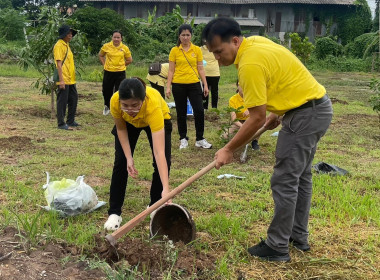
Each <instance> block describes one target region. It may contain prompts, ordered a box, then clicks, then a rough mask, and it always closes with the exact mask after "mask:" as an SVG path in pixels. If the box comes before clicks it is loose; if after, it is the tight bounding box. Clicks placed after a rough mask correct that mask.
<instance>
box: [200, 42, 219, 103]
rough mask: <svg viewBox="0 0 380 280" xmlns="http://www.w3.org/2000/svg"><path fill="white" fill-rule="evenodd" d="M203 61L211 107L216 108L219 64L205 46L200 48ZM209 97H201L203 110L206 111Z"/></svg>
mask: <svg viewBox="0 0 380 280" xmlns="http://www.w3.org/2000/svg"><path fill="white" fill-rule="evenodd" d="M201 50H202V55H203V59H204V60H205V61H206V65H205V66H204V68H205V74H206V80H207V85H208V88H209V90H210V92H211V107H212V108H218V99H219V79H220V70H219V63H218V61H217V60H216V59H215V56H214V54H213V53H212V52H210V51H209V50H208V48H207V46H206V45H203V46H202V47H201ZM208 97H209V95H207V96H204V97H203V108H205V109H208V99H209V98H208Z"/></svg>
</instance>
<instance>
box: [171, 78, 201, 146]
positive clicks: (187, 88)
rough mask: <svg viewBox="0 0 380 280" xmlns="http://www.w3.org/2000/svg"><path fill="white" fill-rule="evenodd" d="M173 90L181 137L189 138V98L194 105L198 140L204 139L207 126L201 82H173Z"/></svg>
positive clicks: (192, 105)
mask: <svg viewBox="0 0 380 280" xmlns="http://www.w3.org/2000/svg"><path fill="white" fill-rule="evenodd" d="M172 92H173V97H174V102H175V109H176V111H177V125H178V133H179V139H183V138H186V139H187V123H186V120H187V99H189V101H190V104H191V107H193V114H194V122H195V131H196V140H197V141H199V140H202V139H203V133H204V127H205V113H204V109H203V98H202V96H203V93H202V89H201V85H200V83H194V84H177V83H173V84H172Z"/></svg>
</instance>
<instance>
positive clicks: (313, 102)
mask: <svg viewBox="0 0 380 280" xmlns="http://www.w3.org/2000/svg"><path fill="white" fill-rule="evenodd" d="M327 100H329V96H328V95H327V94H325V95H324V96H323V97H322V98H319V99H314V100H310V101H308V102H306V103H305V104H302V105H301V106H299V107H297V108H294V109H291V110H289V111H287V112H286V113H290V112H294V111H297V110H300V109H305V108H309V107H314V106H317V105H318V104H321V103H323V102H325V101H327Z"/></svg>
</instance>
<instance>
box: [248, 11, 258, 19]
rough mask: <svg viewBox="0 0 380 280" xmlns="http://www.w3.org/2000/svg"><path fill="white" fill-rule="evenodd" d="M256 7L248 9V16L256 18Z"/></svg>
mask: <svg viewBox="0 0 380 280" xmlns="http://www.w3.org/2000/svg"><path fill="white" fill-rule="evenodd" d="M255 17H256V14H255V9H248V18H255Z"/></svg>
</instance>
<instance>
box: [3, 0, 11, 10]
mask: <svg viewBox="0 0 380 280" xmlns="http://www.w3.org/2000/svg"><path fill="white" fill-rule="evenodd" d="M9 8H12V1H11V0H1V1H0V9H9Z"/></svg>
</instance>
